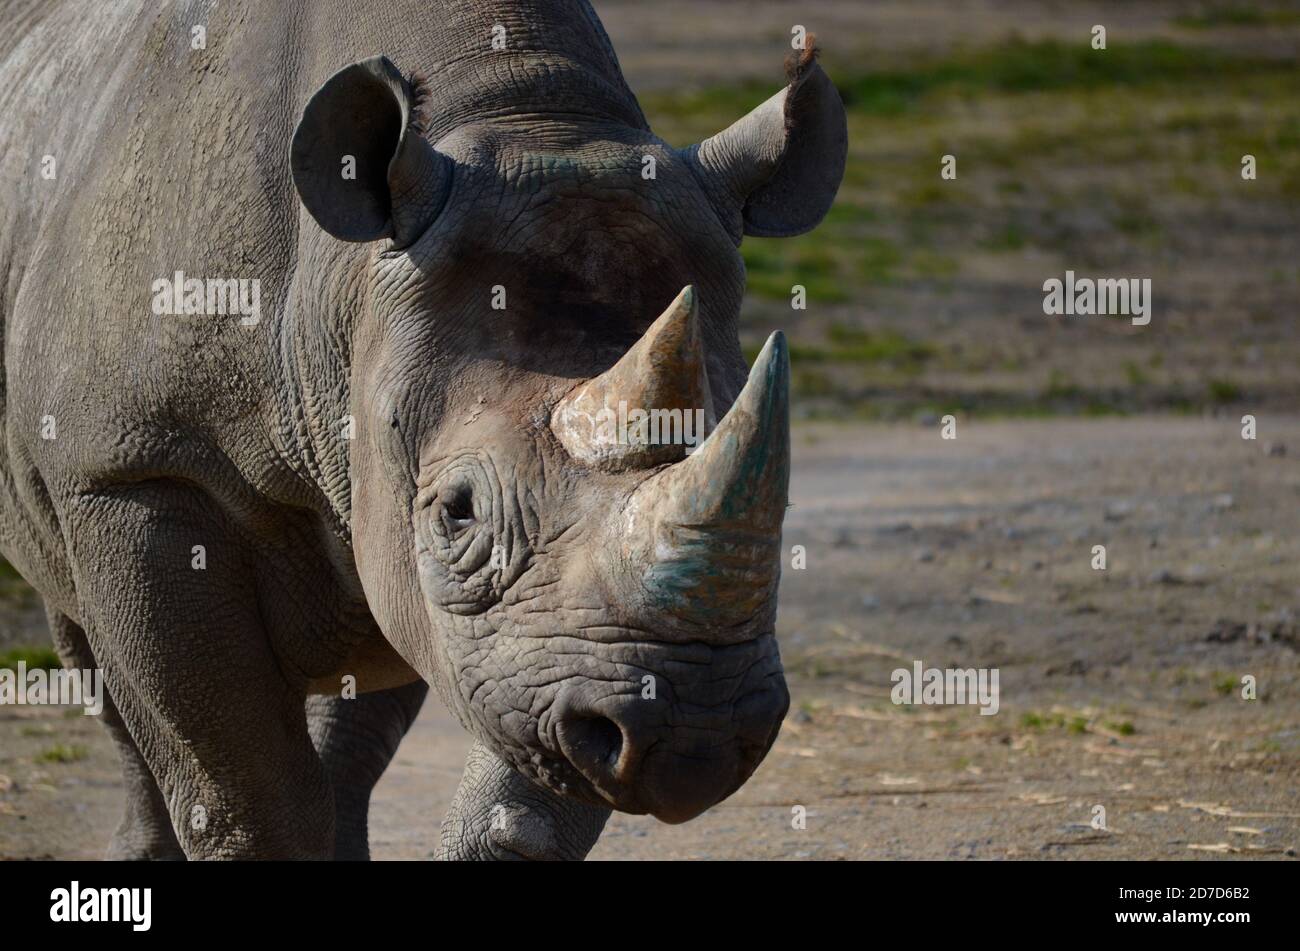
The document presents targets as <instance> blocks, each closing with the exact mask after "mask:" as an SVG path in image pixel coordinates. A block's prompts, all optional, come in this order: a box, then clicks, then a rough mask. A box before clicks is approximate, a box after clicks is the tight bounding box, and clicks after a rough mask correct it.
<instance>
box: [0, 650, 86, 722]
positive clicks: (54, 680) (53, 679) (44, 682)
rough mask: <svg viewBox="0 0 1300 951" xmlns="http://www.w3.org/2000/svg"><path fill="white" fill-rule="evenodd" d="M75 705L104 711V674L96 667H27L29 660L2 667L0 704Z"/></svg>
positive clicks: (0, 674) (0, 673)
mask: <svg viewBox="0 0 1300 951" xmlns="http://www.w3.org/2000/svg"><path fill="white" fill-rule="evenodd" d="M6 704H8V705H14V706H25V705H30V706H41V705H46V704H49V705H63V706H67V705H75V706H79V707H85V708H86V709H85V715H86V716H88V717H97V716H99V715H100V714H101V713H103V712H104V674H103V672H102V671H100V670H98V669H95V670H46V669H45V668H44V667H33V668H32V669H31V670H28V669H27V663H26V662H25V661H21V660H20V661H19V662H18V663H17V664H16V665H15V667H14V668H9V667H5V668H3V669H0V706H4V705H6Z"/></svg>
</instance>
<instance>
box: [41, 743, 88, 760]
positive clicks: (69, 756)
mask: <svg viewBox="0 0 1300 951" xmlns="http://www.w3.org/2000/svg"><path fill="white" fill-rule="evenodd" d="M85 758H86V748H85V747H84V746H78V745H76V744H73V745H69V744H66V743H55V744H54V745H53V746H51V747H49V748H48V749H44V750H41V752H40V753H38V754H37V756H36V759H37V760H38V761H39V762H42V763H76V762H79V761H80V760H83V759H85Z"/></svg>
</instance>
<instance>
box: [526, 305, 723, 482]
mask: <svg viewBox="0 0 1300 951" xmlns="http://www.w3.org/2000/svg"><path fill="white" fill-rule="evenodd" d="M714 421H715V416H714V412H713V397H712V396H711V395H710V392H709V378H708V373H707V372H706V370H705V367H704V349H703V346H702V344H701V338H700V325H699V301H698V300H697V296H696V293H695V287H694V286H693V285H688V286H687V287H685V288H683V289H682V292H681V293H680V294H678V295H677V297H676V298H675V299H674V300H673V302H672V303H671V304H669V305H668V308H667V309H666V310H665V311H664V312H663V313H662V314H660V315H659V317H658V318H657V319H656V320H655V322H654V323H652V324H651V325H650V329H648V330H647V331H646V332H645V334H643V335H642V337H641V339H640V340H638V341H637V342H636V343H635V344H633V345H632V348H631V349H630V350H628V352H627V353H625V354H624V355H623V357H622V359H620V360H619V361H618V362H617V363H616V364H614V365H613V366H612V367H610V368H609V369H608V370H606V371H605V372H604V373H602V374H600V375H599V376H597V377H593V378H592V379H590V380H588V381H587V382H585V383H582V384H579V385H578V386H577V387H575V388H574V389H573V390H572V391H570V392H569V394H568V395H566V396H565V397H564V398H563V399H562V400H560V402H559V403H558V404H557V405H556V407H555V409H554V410H553V411H552V413H551V428H552V429H553V430H554V432H555V435H556V436H557V437H558V438H559V440H560V442H561V444H562V445H563V446H564V448H565V449H567V450H568V452H569V455H571V456H572V457H573V458H575V459H577V460H578V461H580V462H584V463H586V464H587V465H591V466H595V467H596V468H599V469H605V470H609V471H620V470H625V469H645V468H649V467H651V466H656V465H661V464H663V463H666V462H676V461H678V460H680V459H683V458H685V456H686V445H687V441H689V443H691V444H696V443H698V442H701V441H703V439H704V437H705V436H707V435H708V433H709V431H710V430H712V428H713V423H714ZM681 437H688V438H681Z"/></svg>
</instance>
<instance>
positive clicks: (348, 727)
mask: <svg viewBox="0 0 1300 951" xmlns="http://www.w3.org/2000/svg"><path fill="white" fill-rule="evenodd" d="M428 692H429V687H428V685H427V684H426V683H425V682H424V681H423V680H417V681H416V682H415V683H413V684H407V685H406V686H405V687H394V688H392V689H391V690H377V691H375V692H374V693H363V694H360V695H358V696H357V697H356V698H354V699H352V700H345V699H343V698H342V697H334V696H313V697H308V698H307V724H308V728H309V730H310V732H311V738H312V742H313V743H314V744H315V745H316V752H317V753H319V754H320V759H321V764H322V765H323V766H324V767H325V774H326V776H328V777H329V782H330V787H331V788H332V789H333V790H334V858H335V859H338V860H350V861H365V860H367V859H369V858H370V838H369V815H370V794H371V792H372V791H373V790H374V788H375V784H376V783H377V782H379V777H380V776H382V775H383V774H384V770H385V769H387V768H388V764H389V762H391V761H392V758H393V755H394V754H395V753H396V752H397V747H398V744H399V743H401V742H402V737H403V736H405V735H406V731H407V730H409V729H410V727H411V724H412V723H414V722H415V717H416V715H417V714H419V712H420V707H421V705H422V704H423V703H424V698H425V695H426V694H428Z"/></svg>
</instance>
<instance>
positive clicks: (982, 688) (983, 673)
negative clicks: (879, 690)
mask: <svg viewBox="0 0 1300 951" xmlns="http://www.w3.org/2000/svg"><path fill="white" fill-rule="evenodd" d="M889 680H890V682H891V683H892V684H893V685H894V688H893V689H892V690H891V691H890V692H889V698H890V699H891V700H893V701H894V703H896V704H900V705H901V704H905V703H906V704H912V705H914V706H941V705H944V704H972V705H978V706H979V708H980V716H985V717H988V716H993V715H994V714H995V713H997V712H998V707H999V706H1000V705H1001V703H1000V701H999V699H998V668H996V667H980V668H978V669H975V668H967V669H960V668H954V667H946V668H944V667H928V668H927V667H926V666H925V665H924V664H922V663H921V662H920V661H919V660H917V661H913V662H912V669H911V670H908V669H907V668H906V667H899V668H898V669H897V670H895V671H894V672H893V674H891V675H890V678H889Z"/></svg>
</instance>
